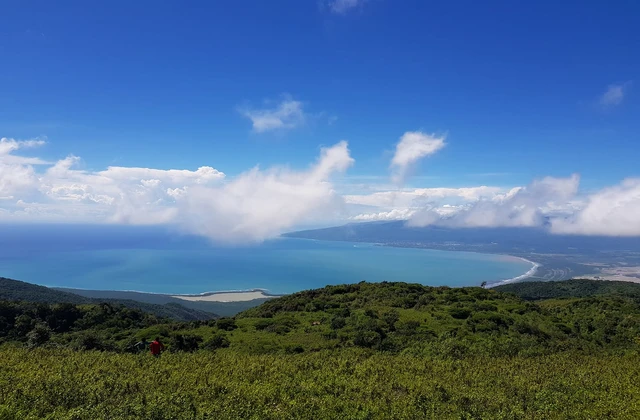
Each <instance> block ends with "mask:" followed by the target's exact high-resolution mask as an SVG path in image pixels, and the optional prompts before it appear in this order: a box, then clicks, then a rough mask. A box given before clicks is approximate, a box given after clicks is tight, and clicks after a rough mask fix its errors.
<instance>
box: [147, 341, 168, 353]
mask: <svg viewBox="0 0 640 420" xmlns="http://www.w3.org/2000/svg"><path fill="white" fill-rule="evenodd" d="M149 347H150V348H151V354H160V352H161V351H162V349H164V346H163V345H162V343H160V342H158V341H153V342H151V344H150V345H149Z"/></svg>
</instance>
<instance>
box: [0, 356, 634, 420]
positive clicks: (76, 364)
mask: <svg viewBox="0 0 640 420" xmlns="http://www.w3.org/2000/svg"><path fill="white" fill-rule="evenodd" d="M638 375H640V356H638V355H637V354H636V355H629V356H623V357H617V356H611V355H599V356H586V355H579V354H574V353H566V352H564V353H559V354H554V355H549V356H538V357H532V358H531V357H530V358H524V357H521V356H519V357H501V358H486V357H478V356H475V357H468V358H465V359H462V360H453V361H452V360H446V359H439V358H424V357H417V356H412V355H390V354H387V353H381V352H375V351H371V350H362V349H346V350H341V351H328V350H325V351H321V352H317V353H307V354H296V355H261V356H260V355H248V354H242V353H237V352H234V351H233V350H232V349H231V348H229V349H222V350H218V351H217V352H216V353H207V352H198V353H169V354H165V355H163V356H162V357H161V358H160V359H157V360H156V359H153V358H151V357H149V356H148V355H146V354H145V355H121V354H114V353H109V352H102V353H101V352H95V351H92V352H70V351H53V350H45V349H37V350H34V351H28V350H25V349H2V350H0V419H24V420H28V419H41V418H49V419H56V420H58V419H91V420H93V419H220V420H224V419H256V420H263V419H266V420H268V419H283V420H285V419H286V420H288V419H394V420H401V419H425V418H427V419H438V420H440V419H532V420H533V419H598V420H601V419H637V418H639V415H640V397H639V395H640V382H638V380H637V378H638Z"/></svg>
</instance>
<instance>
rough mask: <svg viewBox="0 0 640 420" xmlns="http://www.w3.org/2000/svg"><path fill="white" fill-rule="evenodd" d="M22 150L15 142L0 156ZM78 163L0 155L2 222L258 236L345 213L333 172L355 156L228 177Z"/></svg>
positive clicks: (233, 238)
mask: <svg viewBox="0 0 640 420" xmlns="http://www.w3.org/2000/svg"><path fill="white" fill-rule="evenodd" d="M5 144H9V142H8V141H7V142H5ZM17 149H18V147H16V146H15V144H14V143H11V147H8V146H5V148H4V149H2V150H3V152H2V153H4V154H3V155H2V156H4V157H6V156H12V155H11V152H12V151H14V150H17ZM79 162H80V158H78V157H76V156H68V157H67V158H65V159H62V160H59V161H58V162H56V163H55V164H53V165H51V166H50V167H49V168H47V169H46V170H45V171H44V172H39V171H36V170H35V169H34V167H33V166H32V165H31V164H29V163H27V162H22V163H20V164H16V163H12V164H11V165H6V164H3V163H2V160H0V197H3V201H2V209H3V211H2V212H0V217H1V218H2V220H5V221H6V220H30V221H56V222H97V223H105V222H108V223H124V224H171V225H178V226H180V227H182V228H183V229H184V230H186V231H188V232H190V233H194V234H198V235H203V236H207V237H209V238H211V239H213V240H216V241H223V242H248V241H261V240H263V239H267V238H269V237H273V236H277V235H278V234H280V233H282V231H283V230H285V229H289V228H291V227H292V226H294V225H295V224H298V223H302V222H305V221H307V220H322V219H323V218H330V217H334V215H335V214H337V213H340V212H341V211H342V210H343V200H342V198H341V197H340V196H339V195H338V194H336V193H335V191H334V189H333V186H332V184H331V178H332V176H333V175H334V174H336V173H340V172H343V171H345V170H346V169H347V168H348V167H349V166H350V165H351V164H352V163H353V159H352V158H351V157H350V155H349V149H348V147H347V143H346V142H340V143H338V144H336V145H335V146H333V147H329V148H325V149H322V151H321V154H320V157H319V159H318V161H317V162H316V163H315V164H314V165H312V166H311V167H310V168H309V169H308V170H306V171H298V172H296V171H291V170H288V169H286V168H271V169H267V170H260V169H258V168H254V169H252V170H250V171H247V172H245V173H243V174H241V175H239V176H237V177H235V178H234V179H233V180H231V181H227V180H226V179H225V174H224V173H222V172H220V171H218V170H216V169H214V168H212V167H208V166H204V167H201V168H199V169H197V170H195V171H189V170H173V169H170V170H161V169H151V168H136V167H133V168H128V167H109V168H107V169H106V170H103V171H97V172H92V171H85V170H81V169H78V166H79V165H78V164H79Z"/></svg>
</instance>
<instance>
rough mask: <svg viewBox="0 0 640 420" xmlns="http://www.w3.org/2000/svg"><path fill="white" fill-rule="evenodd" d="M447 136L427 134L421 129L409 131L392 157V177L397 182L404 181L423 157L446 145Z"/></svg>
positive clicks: (401, 139)
mask: <svg viewBox="0 0 640 420" xmlns="http://www.w3.org/2000/svg"><path fill="white" fill-rule="evenodd" d="M445 137H446V136H440V137H438V136H436V135H435V134H426V133H423V132H421V131H408V132H406V133H404V134H403V136H402V137H401V138H400V141H399V142H398V144H397V145H396V151H395V154H394V155H393V158H392V159H391V171H392V179H393V181H394V182H396V183H402V182H404V180H405V178H406V176H407V174H408V172H409V171H410V170H411V168H412V167H413V166H414V165H415V164H416V163H417V162H418V161H419V160H421V159H423V158H425V157H427V156H429V155H432V154H434V153H436V152H437V151H438V150H440V149H442V148H443V147H444V146H445V142H444V140H445Z"/></svg>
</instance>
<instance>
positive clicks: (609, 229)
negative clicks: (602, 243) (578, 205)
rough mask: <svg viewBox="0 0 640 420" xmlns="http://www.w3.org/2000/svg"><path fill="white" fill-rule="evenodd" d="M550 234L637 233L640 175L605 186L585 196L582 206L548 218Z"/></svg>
mask: <svg viewBox="0 0 640 420" xmlns="http://www.w3.org/2000/svg"><path fill="white" fill-rule="evenodd" d="M551 231H552V232H553V233H564V234H580V235H605V236H640V178H630V179H626V180H624V181H622V182H621V183H620V184H619V185H615V186H613V187H607V188H604V189H602V190H600V191H598V192H596V193H594V194H591V195H590V196H588V197H587V200H586V204H585V205H584V206H583V208H582V209H580V210H578V211H577V212H575V213H573V214H572V215H570V216H567V217H562V218H556V219H553V220H552V221H551Z"/></svg>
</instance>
